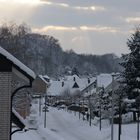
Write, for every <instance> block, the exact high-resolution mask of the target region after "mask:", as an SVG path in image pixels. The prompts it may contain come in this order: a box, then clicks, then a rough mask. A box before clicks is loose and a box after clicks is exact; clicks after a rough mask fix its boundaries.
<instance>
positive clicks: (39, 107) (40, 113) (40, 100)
mask: <svg viewBox="0 0 140 140" xmlns="http://www.w3.org/2000/svg"><path fill="white" fill-rule="evenodd" d="M39 116H41V95H40V97H39Z"/></svg>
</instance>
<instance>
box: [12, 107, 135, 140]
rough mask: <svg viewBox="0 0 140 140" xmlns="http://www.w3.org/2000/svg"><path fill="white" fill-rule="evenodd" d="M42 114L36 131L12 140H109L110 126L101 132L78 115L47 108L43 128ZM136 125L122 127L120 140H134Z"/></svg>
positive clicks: (22, 133) (18, 135)
mask: <svg viewBox="0 0 140 140" xmlns="http://www.w3.org/2000/svg"><path fill="white" fill-rule="evenodd" d="M43 123H44V114H43V113H42V116H41V117H40V118H39V128H38V130H30V131H27V132H17V133H15V134H14V135H13V137H12V140H110V126H106V127H105V126H104V128H102V131H101V132H100V131H99V127H97V126H94V125H92V126H91V127H90V126H89V123H88V122H87V121H86V120H85V121H83V120H82V118H81V119H80V120H79V117H78V114H77V115H76V116H75V115H74V113H69V112H66V111H65V110H57V109H56V108H49V112H47V128H44V126H43ZM136 127H137V126H136V124H129V125H123V127H122V129H123V130H122V131H123V132H122V137H121V140H136ZM117 130H118V126H117V125H115V126H114V134H115V136H114V140H117V139H118V137H117V136H118V131H117Z"/></svg>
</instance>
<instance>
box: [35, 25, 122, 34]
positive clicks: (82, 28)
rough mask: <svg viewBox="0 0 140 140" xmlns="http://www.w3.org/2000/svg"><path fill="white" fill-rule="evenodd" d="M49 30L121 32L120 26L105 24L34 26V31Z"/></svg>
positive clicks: (43, 31)
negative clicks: (107, 25)
mask: <svg viewBox="0 0 140 140" xmlns="http://www.w3.org/2000/svg"><path fill="white" fill-rule="evenodd" d="M49 30H52V31H53V30H54V31H55V30H57V31H95V32H99V33H105V32H108V33H119V32H120V30H119V29H118V28H115V27H105V26H92V27H91V26H85V25H83V26H79V27H69V26H53V25H49V26H45V27H43V28H34V29H33V31H34V32H38V33H46V32H47V31H49Z"/></svg>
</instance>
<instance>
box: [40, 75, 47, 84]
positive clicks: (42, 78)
mask: <svg viewBox="0 0 140 140" xmlns="http://www.w3.org/2000/svg"><path fill="white" fill-rule="evenodd" d="M39 77H40V79H41V80H42V81H43V82H45V83H46V84H48V82H47V81H46V80H45V79H44V78H46V77H44V76H42V75H39ZM48 78H49V77H48Z"/></svg>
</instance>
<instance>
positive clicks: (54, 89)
mask: <svg viewBox="0 0 140 140" xmlns="http://www.w3.org/2000/svg"><path fill="white" fill-rule="evenodd" d="M74 79H75V81H74ZM94 81H95V77H93V78H90V83H88V78H80V77H78V76H77V75H73V76H66V77H65V78H63V79H60V80H59V81H53V80H52V81H51V85H50V87H49V89H48V94H49V95H54V96H56V95H60V94H62V93H63V92H64V91H65V90H67V89H69V90H70V93H74V92H75V91H77V90H80V91H82V90H83V89H85V88H86V87H87V86H88V85H89V84H91V83H92V82H94ZM75 82H76V83H77V84H78V86H79V88H73V85H74V84H75ZM62 83H64V85H63V86H62Z"/></svg>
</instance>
